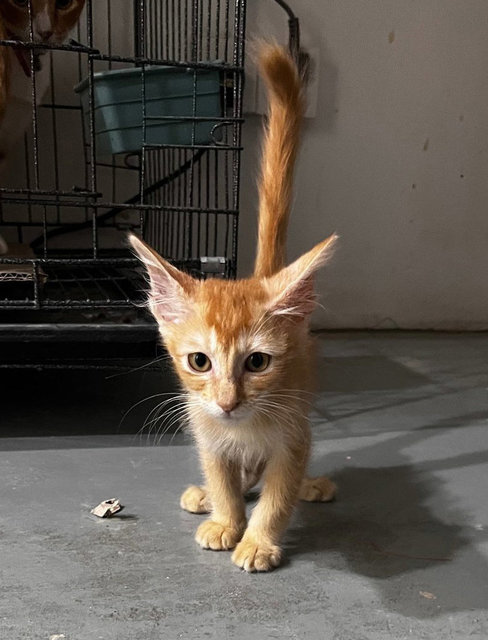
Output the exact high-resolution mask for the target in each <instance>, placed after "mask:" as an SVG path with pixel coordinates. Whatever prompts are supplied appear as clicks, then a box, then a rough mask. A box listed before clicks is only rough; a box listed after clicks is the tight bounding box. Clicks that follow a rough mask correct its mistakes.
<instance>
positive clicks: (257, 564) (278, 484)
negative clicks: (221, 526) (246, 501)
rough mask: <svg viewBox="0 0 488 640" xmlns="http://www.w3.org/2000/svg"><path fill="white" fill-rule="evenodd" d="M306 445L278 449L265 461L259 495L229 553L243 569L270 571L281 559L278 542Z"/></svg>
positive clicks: (298, 480)
mask: <svg viewBox="0 0 488 640" xmlns="http://www.w3.org/2000/svg"><path fill="white" fill-rule="evenodd" d="M308 449H309V447H308V443H307V445H297V446H296V447H294V448H292V449H288V450H286V451H284V452H280V453H279V454H277V455H275V456H274V457H273V458H271V460H270V461H269V463H268V466H267V468H266V471H265V476H264V487H263V491H262V493H261V498H260V499H259V502H258V504H257V506H256V507H255V509H254V511H253V514H252V516H251V518H250V520H249V525H248V527H247V529H246V531H245V533H244V536H243V537H242V540H241V541H240V542H239V544H238V545H237V547H236V549H235V551H234V553H233V554H232V561H233V562H234V563H235V564H236V565H237V566H238V567H241V568H242V569H245V570H246V571H269V570H270V569H272V568H273V567H277V566H278V565H279V564H280V561H281V549H280V547H279V541H280V538H281V535H282V533H283V531H284V529H285V527H286V525H287V524H288V520H289V518H290V516H291V512H292V510H293V507H294V506H295V504H296V502H297V500H298V494H299V490H300V485H301V482H302V480H303V477H304V475H305V467H306V464H307V459H308Z"/></svg>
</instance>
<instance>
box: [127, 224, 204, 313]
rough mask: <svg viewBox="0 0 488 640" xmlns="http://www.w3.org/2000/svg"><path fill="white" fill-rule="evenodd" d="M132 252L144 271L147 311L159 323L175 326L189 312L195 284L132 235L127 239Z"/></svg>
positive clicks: (189, 277) (190, 278)
mask: <svg viewBox="0 0 488 640" xmlns="http://www.w3.org/2000/svg"><path fill="white" fill-rule="evenodd" d="M129 241H130V243H131V245H132V248H133V249H134V251H135V252H136V254H137V256H138V258H139V259H140V260H141V262H142V263H143V265H144V266H145V267H146V269H147V273H148V276H149V283H150V285H151V287H150V290H149V308H150V310H151V313H152V314H153V316H154V317H155V318H156V320H158V321H159V322H179V321H181V320H182V319H183V318H184V316H185V315H187V313H188V312H189V311H190V309H191V306H192V302H191V296H192V293H193V292H194V290H195V285H196V281H195V280H194V279H193V278H192V277H191V276H189V275H188V274H186V273H183V271H179V269H177V268H176V267H174V266H173V265H172V264H170V263H169V262H167V261H166V260H164V259H163V258H161V256H160V255H158V254H157V253H156V251H154V249H151V247H150V246H149V245H147V244H146V243H145V242H143V241H142V240H141V239H140V238H138V237H137V236H134V235H130V236H129Z"/></svg>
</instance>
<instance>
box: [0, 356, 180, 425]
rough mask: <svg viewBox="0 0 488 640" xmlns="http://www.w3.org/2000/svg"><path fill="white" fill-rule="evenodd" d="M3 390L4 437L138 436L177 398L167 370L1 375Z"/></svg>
mask: <svg viewBox="0 0 488 640" xmlns="http://www.w3.org/2000/svg"><path fill="white" fill-rule="evenodd" d="M0 389H1V390H2V427H3V428H2V429H1V430H0V438H5V437H8V438H15V437H36V436H89V435H104V434H136V433H137V432H138V431H139V430H140V429H141V427H142V426H143V424H144V421H145V420H146V419H147V418H148V416H150V412H151V410H152V409H154V408H155V407H156V406H157V405H158V403H160V402H161V401H163V400H164V399H165V398H167V397H169V395H173V394H174V393H176V381H175V378H174V375H173V373H172V371H171V370H170V368H169V367H168V366H164V365H161V369H160V370H145V369H136V370H134V371H129V372H118V373H117V372H116V373H114V372H113V371H105V370H91V371H80V370H65V371H62V372H59V371H41V372H38V371H35V370H28V371H15V370H13V371H5V370H2V371H1V372H0ZM149 419H151V418H149ZM147 431H148V430H147V429H146V431H145V432H146V433H147Z"/></svg>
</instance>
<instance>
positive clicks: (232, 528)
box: [195, 451, 246, 551]
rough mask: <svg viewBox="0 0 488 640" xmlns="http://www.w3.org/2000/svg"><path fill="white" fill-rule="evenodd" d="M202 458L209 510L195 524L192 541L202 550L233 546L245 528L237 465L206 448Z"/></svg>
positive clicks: (215, 549)
mask: <svg viewBox="0 0 488 640" xmlns="http://www.w3.org/2000/svg"><path fill="white" fill-rule="evenodd" d="M201 458H202V464H203V471H204V474H205V479H206V487H207V490H208V494H209V497H210V503H211V505H212V513H211V517H210V519H209V520H207V521H205V522H204V523H203V524H201V525H200V526H199V527H198V529H197V533H196V535H195V540H196V541H197V542H198V544H199V545H200V546H202V547H203V548H204V549H213V550H214V551H220V550H223V549H233V548H234V547H235V546H236V544H237V542H238V541H239V540H240V539H241V536H242V533H243V531H244V529H245V528H246V512H245V505H244V498H243V496H242V487H241V470H240V466H239V464H237V463H236V462H233V461H231V460H227V459H225V458H222V457H220V456H218V455H216V454H212V453H209V452H207V451H203V452H201Z"/></svg>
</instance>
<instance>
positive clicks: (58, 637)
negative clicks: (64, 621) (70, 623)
mask: <svg viewBox="0 0 488 640" xmlns="http://www.w3.org/2000/svg"><path fill="white" fill-rule="evenodd" d="M64 638H66V636H65V635H64V633H55V634H54V635H52V636H49V640H63V639H64Z"/></svg>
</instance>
